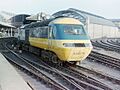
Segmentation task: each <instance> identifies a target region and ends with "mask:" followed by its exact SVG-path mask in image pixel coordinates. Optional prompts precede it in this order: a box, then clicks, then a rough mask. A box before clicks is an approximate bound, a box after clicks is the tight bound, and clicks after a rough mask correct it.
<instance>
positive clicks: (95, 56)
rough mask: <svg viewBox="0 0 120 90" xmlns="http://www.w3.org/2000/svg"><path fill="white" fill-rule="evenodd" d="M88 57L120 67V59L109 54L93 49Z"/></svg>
mask: <svg viewBox="0 0 120 90" xmlns="http://www.w3.org/2000/svg"><path fill="white" fill-rule="evenodd" d="M88 59H90V60H94V61H97V62H100V63H102V64H107V65H109V66H111V67H113V68H116V69H120V59H117V58H113V57H111V56H108V55H104V54H101V53H98V52H95V51H92V52H91V54H90V55H89V56H88Z"/></svg>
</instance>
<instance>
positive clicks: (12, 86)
mask: <svg viewBox="0 0 120 90" xmlns="http://www.w3.org/2000/svg"><path fill="white" fill-rule="evenodd" d="M0 90H32V89H31V88H30V87H29V86H28V85H27V83H26V82H25V81H24V79H23V78H22V77H21V76H20V75H19V74H18V73H17V71H16V70H15V69H14V67H13V66H12V65H11V64H10V63H9V62H8V61H7V60H6V59H5V57H4V56H3V55H2V54H1V53H0Z"/></svg>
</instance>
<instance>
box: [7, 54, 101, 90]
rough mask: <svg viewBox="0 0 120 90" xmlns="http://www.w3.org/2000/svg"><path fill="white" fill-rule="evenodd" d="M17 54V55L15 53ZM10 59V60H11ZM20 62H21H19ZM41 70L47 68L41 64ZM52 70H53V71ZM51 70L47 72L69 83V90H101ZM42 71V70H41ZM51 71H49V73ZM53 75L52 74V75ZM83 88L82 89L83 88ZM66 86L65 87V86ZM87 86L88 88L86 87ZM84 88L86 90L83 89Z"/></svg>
mask: <svg viewBox="0 0 120 90" xmlns="http://www.w3.org/2000/svg"><path fill="white" fill-rule="evenodd" d="M14 54H15V53H14ZM16 56H17V57H18V55H16ZM7 58H8V57H7ZM9 59H10V58H9ZM19 61H20V60H19ZM26 61H28V60H25V61H24V62H26ZM22 63H23V61H22ZM28 63H31V64H32V65H33V62H31V61H29V62H28ZM34 65H35V67H36V65H37V66H38V64H37V63H36V64H35V63H34ZM38 67H39V68H40V67H42V68H43V67H44V70H45V69H46V67H45V66H41V65H40V64H39V66H38ZM51 69H52V70H53V71H51ZM51 69H49V68H47V69H46V70H47V72H52V73H56V72H57V73H56V75H57V77H58V76H59V77H60V76H61V77H62V78H63V79H62V81H65V82H66V81H67V84H68V85H69V86H70V87H71V88H69V90H70V89H72V90H73V89H74V90H85V89H84V88H89V89H92V90H99V89H100V88H98V87H95V86H92V85H89V84H87V83H85V82H83V81H79V80H77V79H75V78H73V77H71V76H69V75H66V74H65V73H63V72H60V71H58V70H57V69H54V68H52V67H51ZM40 70H41V69H40ZM48 70H49V71H48ZM52 73H51V74H52ZM68 82H69V83H68ZM80 85H81V86H82V87H81V86H80ZM64 86H65V85H64ZM86 86H87V87H86ZM83 87H84V88H83Z"/></svg>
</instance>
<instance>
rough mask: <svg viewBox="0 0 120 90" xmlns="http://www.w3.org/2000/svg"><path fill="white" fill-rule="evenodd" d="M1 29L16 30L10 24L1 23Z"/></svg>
mask: <svg viewBox="0 0 120 90" xmlns="http://www.w3.org/2000/svg"><path fill="white" fill-rule="evenodd" d="M0 27H1V28H15V27H14V26H12V25H10V24H8V23H5V22H1V21H0Z"/></svg>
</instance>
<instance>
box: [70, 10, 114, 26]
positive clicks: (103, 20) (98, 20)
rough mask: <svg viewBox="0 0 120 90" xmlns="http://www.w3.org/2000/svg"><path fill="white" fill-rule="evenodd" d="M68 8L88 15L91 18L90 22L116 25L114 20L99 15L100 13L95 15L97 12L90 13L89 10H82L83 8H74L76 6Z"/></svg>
mask: <svg viewBox="0 0 120 90" xmlns="http://www.w3.org/2000/svg"><path fill="white" fill-rule="evenodd" d="M68 10H73V11H76V12H80V13H82V14H83V15H85V16H86V17H88V18H89V20H90V23H94V24H101V25H107V26H114V27H115V24H114V23H113V22H112V21H110V20H109V19H106V18H104V17H101V16H98V15H95V14H92V13H88V12H85V11H81V10H78V9H74V8H70V9H68Z"/></svg>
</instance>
